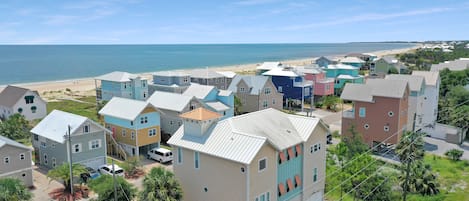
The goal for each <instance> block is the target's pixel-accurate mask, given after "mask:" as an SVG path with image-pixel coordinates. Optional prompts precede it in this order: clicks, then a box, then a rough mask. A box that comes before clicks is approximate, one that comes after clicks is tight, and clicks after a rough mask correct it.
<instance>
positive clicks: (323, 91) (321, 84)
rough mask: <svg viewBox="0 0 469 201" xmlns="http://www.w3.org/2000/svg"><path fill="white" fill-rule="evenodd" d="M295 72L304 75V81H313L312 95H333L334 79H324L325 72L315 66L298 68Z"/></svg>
mask: <svg viewBox="0 0 469 201" xmlns="http://www.w3.org/2000/svg"><path fill="white" fill-rule="evenodd" d="M296 69H297V71H299V72H301V73H303V74H304V77H305V80H310V81H313V83H314V85H313V86H314V90H313V91H314V95H315V96H327V95H333V94H334V79H332V78H326V72H325V71H324V70H322V69H321V68H319V67H317V66H312V65H309V66H299V67H296Z"/></svg>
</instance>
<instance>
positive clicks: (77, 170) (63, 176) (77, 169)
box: [47, 163, 88, 199]
mask: <svg viewBox="0 0 469 201" xmlns="http://www.w3.org/2000/svg"><path fill="white" fill-rule="evenodd" d="M72 172H73V178H76V177H80V175H81V174H83V173H86V172H88V171H87V170H86V167H85V166H83V165H82V164H79V163H74V164H73V165H72ZM47 177H49V179H50V180H52V179H55V180H59V181H62V182H63V183H62V184H63V185H64V188H63V189H59V190H54V191H52V192H51V193H50V194H49V195H51V196H52V197H53V198H55V199H59V198H64V197H67V199H68V197H69V196H70V187H71V182H70V181H71V180H70V164H68V163H63V164H62V165H60V166H57V167H55V168H54V169H52V170H50V171H49V173H47ZM74 189H75V188H74ZM80 190H81V189H80ZM74 193H75V194H74V195H73V196H74V197H76V196H77V194H78V196H81V192H78V191H74Z"/></svg>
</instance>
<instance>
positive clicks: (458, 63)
mask: <svg viewBox="0 0 469 201" xmlns="http://www.w3.org/2000/svg"><path fill="white" fill-rule="evenodd" d="M445 68H447V69H449V70H450V71H460V70H466V69H469V58H459V59H456V60H453V61H445V62H442V63H439V64H432V67H431V69H430V71H441V70H443V69H445Z"/></svg>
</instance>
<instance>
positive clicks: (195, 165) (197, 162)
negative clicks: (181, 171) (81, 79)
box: [194, 151, 199, 169]
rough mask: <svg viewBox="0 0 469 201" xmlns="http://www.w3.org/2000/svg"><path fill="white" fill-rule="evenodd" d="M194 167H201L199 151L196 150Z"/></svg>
mask: <svg viewBox="0 0 469 201" xmlns="http://www.w3.org/2000/svg"><path fill="white" fill-rule="evenodd" d="M194 167H195V169H199V152H197V151H196V152H194Z"/></svg>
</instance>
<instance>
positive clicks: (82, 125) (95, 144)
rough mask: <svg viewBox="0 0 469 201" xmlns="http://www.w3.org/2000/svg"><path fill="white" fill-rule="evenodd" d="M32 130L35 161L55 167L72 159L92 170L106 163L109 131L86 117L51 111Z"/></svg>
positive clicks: (47, 166) (45, 165)
mask: <svg viewBox="0 0 469 201" xmlns="http://www.w3.org/2000/svg"><path fill="white" fill-rule="evenodd" d="M31 133H32V136H33V137H32V144H33V147H34V158H35V162H36V164H40V165H42V166H44V167H46V168H55V167H56V166H58V165H61V164H62V163H69V162H70V161H72V162H73V163H79V164H82V165H84V166H87V167H91V168H93V169H97V168H98V167H99V166H100V165H103V164H106V146H105V143H106V135H109V133H110V131H109V130H108V129H105V128H104V127H102V126H101V125H100V124H98V123H96V122H94V121H92V120H90V119H88V118H86V117H83V116H80V115H76V114H71V113H68V112H63V111H60V110H54V111H52V112H51V113H50V114H49V115H47V116H46V117H45V118H44V119H43V120H42V121H41V122H39V124H37V125H36V126H35V127H34V128H33V129H32V130H31ZM69 135H70V136H69ZM69 138H70V139H69ZM70 146H71V148H70ZM69 150H71V154H69V153H70V151H69ZM70 155H71V158H70Z"/></svg>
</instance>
